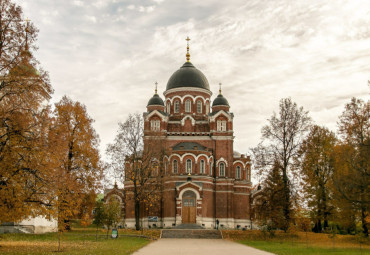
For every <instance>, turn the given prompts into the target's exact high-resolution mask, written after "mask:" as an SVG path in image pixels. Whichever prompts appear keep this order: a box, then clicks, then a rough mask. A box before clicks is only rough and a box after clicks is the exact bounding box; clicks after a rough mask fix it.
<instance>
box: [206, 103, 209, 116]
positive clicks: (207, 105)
mask: <svg viewBox="0 0 370 255" xmlns="http://www.w3.org/2000/svg"><path fill="white" fill-rule="evenodd" d="M208 113H209V103H206V114H208Z"/></svg>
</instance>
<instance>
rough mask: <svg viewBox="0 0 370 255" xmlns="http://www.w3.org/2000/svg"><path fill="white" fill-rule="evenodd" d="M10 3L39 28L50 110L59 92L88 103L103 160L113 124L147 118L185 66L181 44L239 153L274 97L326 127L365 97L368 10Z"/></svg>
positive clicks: (115, 0)
mask: <svg viewBox="0 0 370 255" xmlns="http://www.w3.org/2000/svg"><path fill="white" fill-rule="evenodd" d="M19 4H21V5H22V6H23V7H24V13H25V15H26V16H29V17H30V18H31V20H32V22H34V23H35V25H36V26H37V27H38V28H39V29H40V33H39V40H38V45H39V51H38V52H37V53H36V56H37V58H38V59H39V60H40V62H41V65H42V66H43V67H44V68H45V69H46V70H48V71H49V73H50V77H51V81H52V85H53V87H54V88H55V96H54V99H53V101H57V100H59V99H60V98H61V96H62V95H64V94H68V95H70V96H71V97H72V98H73V99H75V100H79V101H81V102H83V103H85V104H86V105H87V109H88V111H89V113H90V115H91V116H92V117H93V118H94V119H95V120H96V122H95V124H94V125H95V128H96V129H97V132H98V133H99V134H100V136H101V141H102V144H101V148H102V151H104V148H105V146H106V144H107V143H109V142H111V141H112V140H113V138H114V135H115V132H116V129H117V124H116V123H117V122H118V121H123V120H124V119H125V118H126V116H127V115H128V114H129V113H132V112H143V111H145V106H146V103H147V101H148V100H149V98H150V97H151V96H152V94H153V92H154V82H155V81H158V82H159V91H162V92H163V91H164V90H165V87H166V83H167V81H168V79H169V77H170V76H171V75H172V73H173V72H175V71H176V70H177V69H178V68H179V67H180V66H181V65H182V64H183V62H184V61H185V53H186V41H185V38H186V36H190V38H191V41H190V54H191V61H192V63H193V64H194V65H195V66H196V67H197V68H199V69H200V70H201V71H202V72H203V73H204V74H205V75H206V77H207V78H208V80H209V82H210V85H211V90H212V91H213V92H214V96H216V95H217V90H218V87H217V84H218V83H219V82H222V83H223V94H224V96H225V97H226V98H227V99H228V101H229V103H230V105H231V110H232V111H233V112H234V113H235V119H234V127H235V134H236V139H235V149H236V150H238V151H240V152H246V151H247V150H248V148H249V147H252V146H256V145H257V143H258V141H259V138H260V129H261V127H262V126H263V125H264V124H266V123H267V122H266V119H268V118H269V117H270V116H271V114H272V112H273V111H277V110H278V109H277V108H278V102H279V100H280V99H281V98H283V97H289V96H290V97H291V98H292V99H293V101H296V102H297V103H298V104H299V105H300V106H303V107H304V108H305V109H306V110H309V111H310V114H311V116H312V117H313V118H314V119H315V120H316V122H317V123H318V124H320V125H326V126H328V127H330V128H333V129H335V127H336V120H337V116H338V115H339V114H340V113H341V112H342V110H343V109H344V104H345V103H346V102H349V101H350V98H351V97H352V96H356V97H361V98H367V99H368V98H369V89H368V86H367V80H369V79H370V77H369V74H370V67H369V64H368V63H370V48H369V45H370V15H369V14H370V8H369V6H368V3H367V1H350V0H345V1H339V0H338V1H336V0H333V1H330V2H322V1H319V0H314V1H309V2H307V1H306V2H304V1H288V0H280V1H260V0H249V1H243V0H230V1H218V0H217V1H216V0H210V1H199V0H190V1H158V0H157V1H154V0H142V1H136V0H127V1H119V0H112V1H91V2H90V1H76V0H75V1H48V0H34V1H32V4H30V3H25V2H24V1H22V2H20V1H19ZM76 6H77V7H82V6H83V8H76ZM53 12H54V13H55V15H49V14H52V13H53ZM40 13H41V15H40ZM42 13H46V14H45V15H43V14H42ZM214 96H213V98H214Z"/></svg>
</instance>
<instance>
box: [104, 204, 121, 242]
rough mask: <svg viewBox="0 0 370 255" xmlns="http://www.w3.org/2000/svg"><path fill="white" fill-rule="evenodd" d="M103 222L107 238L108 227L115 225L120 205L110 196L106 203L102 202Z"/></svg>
mask: <svg viewBox="0 0 370 255" xmlns="http://www.w3.org/2000/svg"><path fill="white" fill-rule="evenodd" d="M104 216H105V217H104V224H105V225H106V226H107V238H108V234H109V228H110V227H112V226H114V225H116V224H117V223H118V221H119V220H120V218H121V205H120V203H119V201H117V200H116V199H114V198H111V199H110V200H109V202H108V203H107V204H104Z"/></svg>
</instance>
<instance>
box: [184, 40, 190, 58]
mask: <svg viewBox="0 0 370 255" xmlns="http://www.w3.org/2000/svg"><path fill="white" fill-rule="evenodd" d="M185 40H186V41H187V42H188V43H187V46H186V62H190V53H189V41H190V38H189V36H188V37H187V38H186V39H185Z"/></svg>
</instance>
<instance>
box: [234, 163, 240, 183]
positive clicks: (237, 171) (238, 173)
mask: <svg viewBox="0 0 370 255" xmlns="http://www.w3.org/2000/svg"><path fill="white" fill-rule="evenodd" d="M240 176H241V169H240V166H237V167H236V171H235V179H237V180H240Z"/></svg>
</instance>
